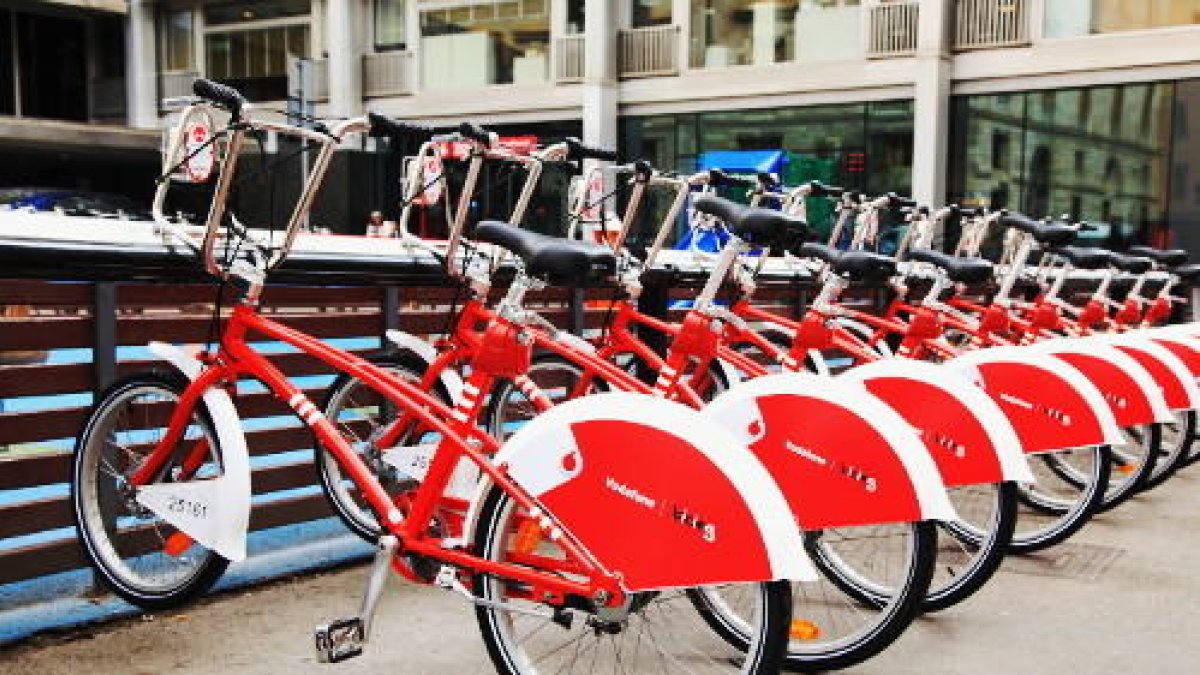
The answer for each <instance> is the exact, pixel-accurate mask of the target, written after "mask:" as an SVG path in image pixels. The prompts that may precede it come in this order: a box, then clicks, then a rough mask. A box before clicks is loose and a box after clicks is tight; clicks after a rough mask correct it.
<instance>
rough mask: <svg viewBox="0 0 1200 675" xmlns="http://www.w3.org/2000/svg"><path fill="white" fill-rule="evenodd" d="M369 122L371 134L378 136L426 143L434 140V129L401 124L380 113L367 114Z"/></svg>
mask: <svg viewBox="0 0 1200 675" xmlns="http://www.w3.org/2000/svg"><path fill="white" fill-rule="evenodd" d="M367 120H368V121H369V122H370V123H371V133H372V134H374V135H376V136H391V137H393V138H403V139H411V140H414V141H426V140H429V139H430V138H433V129H430V128H429V127H423V126H421V125H419V124H408V123H407V122H400V121H398V120H394V119H392V118H390V117H388V116H386V115H380V114H379V113H367Z"/></svg>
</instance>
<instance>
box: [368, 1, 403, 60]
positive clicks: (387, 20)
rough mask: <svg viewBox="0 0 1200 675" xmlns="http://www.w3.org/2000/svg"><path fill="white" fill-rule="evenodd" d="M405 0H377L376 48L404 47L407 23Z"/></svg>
mask: <svg viewBox="0 0 1200 675" xmlns="http://www.w3.org/2000/svg"><path fill="white" fill-rule="evenodd" d="M404 5H405V2H404V0H375V48H376V49H404V46H405V45H404V42H405V40H406V39H407V33H406V31H407V30H408V28H407V24H406V23H405V21H404V16H405V6H404Z"/></svg>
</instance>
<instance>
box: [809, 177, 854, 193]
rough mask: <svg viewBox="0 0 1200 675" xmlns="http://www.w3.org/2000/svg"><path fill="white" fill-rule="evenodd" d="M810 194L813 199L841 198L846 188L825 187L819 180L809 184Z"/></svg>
mask: <svg viewBox="0 0 1200 675" xmlns="http://www.w3.org/2000/svg"><path fill="white" fill-rule="evenodd" d="M808 187H809V190H810V192H809V194H810V195H812V196H813V197H841V196H842V194H843V193H844V192H846V190H845V188H840V187H837V186H836V185H825V184H824V183H822V182H821V181H819V180H812V181H809V182H808Z"/></svg>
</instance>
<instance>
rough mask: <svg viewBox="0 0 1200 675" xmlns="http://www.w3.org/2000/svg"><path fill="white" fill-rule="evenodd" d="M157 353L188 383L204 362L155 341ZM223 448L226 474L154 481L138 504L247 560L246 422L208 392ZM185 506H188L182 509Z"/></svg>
mask: <svg viewBox="0 0 1200 675" xmlns="http://www.w3.org/2000/svg"><path fill="white" fill-rule="evenodd" d="M147 348H148V349H149V350H150V352H151V353H152V354H154V355H155V356H157V357H159V358H160V359H163V360H164V361H166V362H168V363H170V364H171V365H172V366H175V367H176V368H177V369H179V371H180V372H181V373H183V374H184V375H185V376H186V377H187V378H188V379H189V380H194V379H196V378H197V377H198V376H199V375H200V371H201V370H202V369H203V364H201V363H200V361H198V360H197V359H196V358H195V357H193V356H191V355H189V354H188V353H187V352H185V351H183V350H182V349H180V348H179V347H175V346H173V345H169V344H165V343H162V342H151V343H150V344H149V345H147ZM204 403H205V405H206V406H207V407H208V412H209V413H210V414H211V415H212V422H213V426H214V427H215V431H216V434H217V439H218V441H219V442H220V444H221V462H222V464H223V466H222V467H221V468H222V472H221V475H220V476H218V477H216V478H212V479H207V480H198V481H192V482H183V483H152V484H150V485H144V486H142V487H140V488H138V490H137V495H136V499H137V502H138V503H139V504H141V505H142V506H145V507H146V508H148V509H150V510H151V511H153V512H154V513H155V514H156V515H158V516H159V517H160V518H162V519H163V520H165V521H167V522H168V523H170V524H171V525H174V526H175V527H177V528H179V530H180V531H182V532H183V533H185V534H187V535H188V536H189V537H191V538H192V539H194V540H196V541H197V542H199V543H201V544H203V545H204V546H206V547H208V548H209V549H212V550H213V551H216V552H217V554H219V555H220V556H222V557H224V558H226V559H228V560H232V561H234V562H237V561H239V560H244V559H245V558H246V532H247V530H248V526H249V523H250V453H249V451H248V450H247V449H246V435H245V433H244V432H243V431H242V422H241V418H240V417H239V416H238V413H237V409H236V408H234V406H233V401H232V400H230V398H229V394H227V393H225V391H224V390H223V389H216V388H210V389H209V390H208V391H206V392H204ZM180 505H185V506H184V507H183V508H180Z"/></svg>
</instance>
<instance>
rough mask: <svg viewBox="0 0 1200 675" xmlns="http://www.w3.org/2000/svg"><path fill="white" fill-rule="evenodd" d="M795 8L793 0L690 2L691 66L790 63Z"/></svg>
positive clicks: (796, 3)
mask: <svg viewBox="0 0 1200 675" xmlns="http://www.w3.org/2000/svg"><path fill="white" fill-rule="evenodd" d="M798 5H799V3H798V2H796V0H791V1H789V0H692V17H691V21H692V24H691V25H692V30H691V34H692V37H691V46H690V52H691V63H692V66H693V67H697V68H711V67H720V66H736V65H747V64H753V65H762V64H766V63H777V62H780V61H788V60H791V59H792V58H794V56H795V53H794V47H793V43H794V41H795V40H794V37H795V17H796V8H797V7H798Z"/></svg>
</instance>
